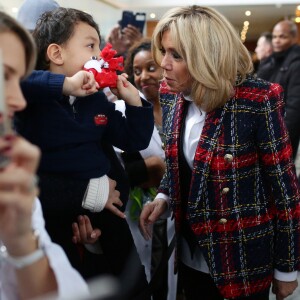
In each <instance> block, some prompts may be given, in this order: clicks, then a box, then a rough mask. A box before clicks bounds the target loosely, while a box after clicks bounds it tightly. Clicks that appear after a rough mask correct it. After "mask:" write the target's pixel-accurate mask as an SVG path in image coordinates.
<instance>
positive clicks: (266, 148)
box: [159, 76, 300, 299]
mask: <svg viewBox="0 0 300 300" xmlns="http://www.w3.org/2000/svg"><path fill="white" fill-rule="evenodd" d="M282 96H283V93H282V88H281V87H280V86H279V85H278V84H271V83H268V82H266V81H262V80H256V79H254V78H252V77H250V76H249V77H248V78H247V80H246V81H245V82H244V83H243V84H242V85H239V86H236V87H235V94H234V96H233V97H232V98H231V99H229V100H228V102H227V103H226V104H225V105H224V106H223V107H221V108H218V109H215V110H214V111H212V112H210V113H208V114H207V116H206V119H205V124H204V127H203V131H202V134H201V136H200V138H199V143H198V146H197V149H196V153H195V158H194V164H193V170H192V180H191V185H190V191H189V197H188V199H185V201H188V209H187V214H186V216H185V217H186V218H187V220H188V222H189V224H190V226H191V229H192V230H193V232H194V234H195V236H196V239H197V242H198V245H199V247H200V248H201V250H202V252H203V254H204V257H205V260H206V262H207V264H208V266H209V270H210V274H211V276H212V277H213V279H214V281H215V283H216V285H217V287H218V288H219V290H220V292H221V294H222V295H223V296H224V297H225V298H228V299H234V298H236V297H240V296H248V295H251V294H256V293H259V292H261V291H263V290H265V289H266V288H267V287H268V286H269V285H270V283H271V281H272V278H273V270H274V268H276V269H278V270H279V271H282V272H291V271H294V270H299V268H300V219H299V217H300V202H299V186H298V181H297V178H296V174H295V167H294V164H293V162H292V158H291V157H292V150H291V146H290V142H289V137H288V134H287V130H286V127H285V125H284V120H283V114H284V107H283V105H284V104H283V97H282ZM186 102H187V101H185V100H184V99H183V97H182V95H175V94H171V93H168V91H166V89H165V88H161V104H162V107H163V124H164V134H165V136H166V148H165V152H166V164H167V172H166V174H165V176H164V178H163V180H162V182H161V186H160V188H159V192H162V193H165V194H167V195H168V196H169V197H170V203H171V207H172V210H173V213H174V216H175V224H176V231H177V233H178V232H180V224H181V218H182V217H181V215H182V214H181V201H182V199H180V182H179V170H178V169H179V168H178V153H179V145H180V143H179V140H180V130H181V126H182V119H183V111H184V105H187V104H186ZM299 117H300V115H299Z"/></svg>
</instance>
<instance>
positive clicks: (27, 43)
mask: <svg viewBox="0 0 300 300" xmlns="http://www.w3.org/2000/svg"><path fill="white" fill-rule="evenodd" d="M3 32H12V33H14V34H15V35H16V36H17V37H18V38H19V39H20V40H21V42H22V44H23V46H24V49H25V59H26V62H25V64H26V74H25V76H27V75H28V74H30V73H31V72H32V70H33V68H34V66H35V62H36V47H35V43H34V40H33V38H32V36H31V34H30V33H29V31H27V30H26V29H25V28H24V27H23V26H22V25H20V24H19V23H18V22H17V21H16V20H15V19H14V18H12V17H10V16H9V15H7V14H6V13H4V12H1V11H0V33H3ZM0 48H1V45H0Z"/></svg>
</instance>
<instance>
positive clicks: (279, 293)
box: [272, 279, 298, 300]
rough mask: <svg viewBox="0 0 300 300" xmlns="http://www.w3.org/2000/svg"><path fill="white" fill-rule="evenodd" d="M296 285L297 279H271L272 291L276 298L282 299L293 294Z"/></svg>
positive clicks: (277, 299)
mask: <svg viewBox="0 0 300 300" xmlns="http://www.w3.org/2000/svg"><path fill="white" fill-rule="evenodd" d="M297 286H298V281H297V280H295V281H291V282H284V281H280V280H277V279H274V280H273V287H272V292H273V294H275V295H276V300H284V299H285V298H286V297H288V296H290V295H292V294H293V292H294V291H295V289H296V288H297Z"/></svg>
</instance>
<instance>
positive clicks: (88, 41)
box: [61, 22, 100, 76]
mask: <svg viewBox="0 0 300 300" xmlns="http://www.w3.org/2000/svg"><path fill="white" fill-rule="evenodd" d="M61 47H62V57H63V64H62V65H61V68H62V69H61V71H62V73H63V74H65V75H66V76H73V75H74V74H75V73H77V72H78V71H80V70H82V68H83V66H84V64H85V63H86V62H87V61H88V60H89V59H91V57H92V56H96V57H99V55H100V38H99V35H98V33H97V31H96V30H95V29H94V28H93V27H92V26H90V25H88V24H87V23H84V22H80V23H78V24H77V25H76V26H75V28H74V32H73V35H72V36H71V38H70V39H69V40H68V41H67V42H66V43H65V44H63V45H61Z"/></svg>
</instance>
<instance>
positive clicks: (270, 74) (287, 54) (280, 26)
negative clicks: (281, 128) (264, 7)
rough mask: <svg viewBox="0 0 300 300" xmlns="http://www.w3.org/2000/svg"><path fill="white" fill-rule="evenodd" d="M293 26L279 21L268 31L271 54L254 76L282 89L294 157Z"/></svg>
mask: <svg viewBox="0 0 300 300" xmlns="http://www.w3.org/2000/svg"><path fill="white" fill-rule="evenodd" d="M297 38H298V30H297V25H296V24H295V23H294V22H292V21H289V20H284V21H280V22H279V23H277V24H276V25H275V26H274V29H273V32H272V46H273V54H272V55H271V56H270V59H268V61H267V62H266V63H264V64H263V66H261V67H260V68H259V70H258V72H257V76H258V77H260V78H263V79H265V80H268V81H270V82H276V83H279V84H280V85H281V86H282V87H283V88H284V100H285V105H286V106H285V109H286V114H285V122H286V125H287V129H288V132H289V135H290V139H291V143H292V148H293V158H294V159H295V157H296V154H297V151H298V145H299V140H300V117H299V116H300V46H299V45H297Z"/></svg>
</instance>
